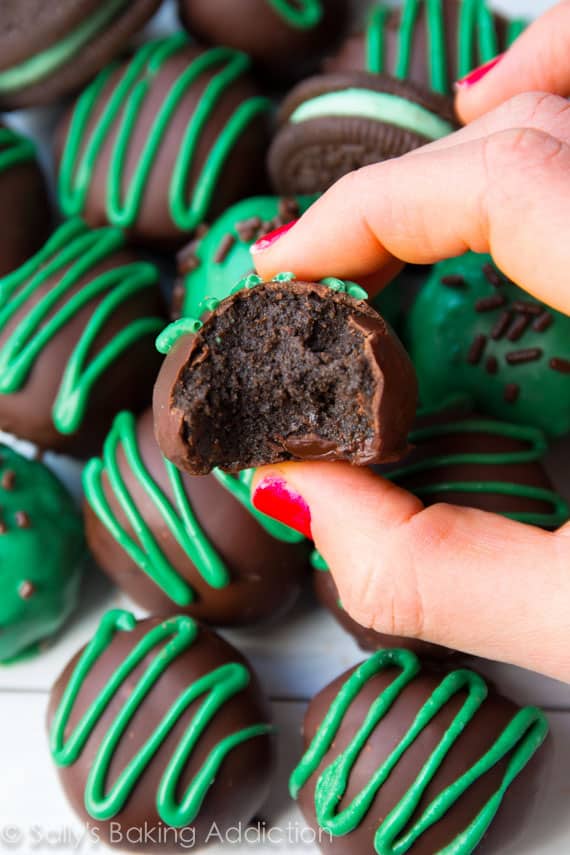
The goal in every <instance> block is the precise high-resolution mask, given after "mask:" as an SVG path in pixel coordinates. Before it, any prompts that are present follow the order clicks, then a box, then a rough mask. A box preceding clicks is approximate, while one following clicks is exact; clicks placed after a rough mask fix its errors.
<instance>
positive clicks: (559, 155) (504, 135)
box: [482, 128, 569, 202]
mask: <svg viewBox="0 0 570 855" xmlns="http://www.w3.org/2000/svg"><path fill="white" fill-rule="evenodd" d="M568 154H569V150H568V146H566V145H565V144H564V143H563V142H562V141H561V140H559V139H557V138H555V137H553V136H551V135H550V134H548V133H546V132H544V131H540V130H537V129H536V128H514V129H511V130H508V131H502V132H500V133H497V134H493V135H492V136H490V137H487V138H486V139H485V140H484V141H483V148H482V160H483V171H484V174H485V187H484V189H483V197H482V198H484V199H486V200H488V199H491V200H492V201H494V202H496V201H497V197H499V199H502V198H504V197H507V198H511V197H512V196H514V197H518V196H519V195H520V190H521V184H522V183H523V182H525V181H528V180H530V181H532V182H533V183H534V185H535V186H537V187H538V186H540V184H539V183H538V182H537V178H538V177H540V176H541V175H544V173H545V171H551V170H552V169H556V168H558V167H559V166H561V165H563V166H564V170H565V171H566V170H567V167H568V163H567V161H568ZM562 160H564V164H562Z"/></svg>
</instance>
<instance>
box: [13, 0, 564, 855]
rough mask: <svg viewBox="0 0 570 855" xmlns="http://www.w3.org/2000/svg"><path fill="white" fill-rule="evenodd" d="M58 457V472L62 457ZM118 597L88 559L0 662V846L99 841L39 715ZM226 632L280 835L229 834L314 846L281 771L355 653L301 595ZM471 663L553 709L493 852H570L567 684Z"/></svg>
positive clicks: (543, 4) (302, 849) (517, 695)
mask: <svg viewBox="0 0 570 855" xmlns="http://www.w3.org/2000/svg"><path fill="white" fill-rule="evenodd" d="M236 2H237V0H236ZM495 5H496V6H497V8H500V9H501V10H503V11H504V12H506V13H510V14H513V15H514V14H527V15H532V14H537V13H539V12H540V11H541V10H542V9H544V8H547V7H548V6H550V5H552V2H549V0H500V2H499V0H497V2H496V4H495ZM172 20H173V15H172V8H168V6H167V8H165V9H164V10H163V14H162V15H161V17H160V20H159V21H158V22H157V23H156V24H155V27H158V28H159V29H161V30H164V29H168V28H169V26H170V25H171V23H172ZM14 123H15V124H18V125H19V126H20V127H25V128H26V129H27V130H28V132H31V133H34V134H35V135H36V136H37V137H40V138H42V137H43V138H44V139H45V138H46V137H47V136H48V135H49V133H50V129H51V128H52V127H53V123H54V115H53V112H49V111H36V112H34V113H33V114H27V115H26V116H23V114H20V115H19V116H16V117H15V119H14ZM568 449H569V446H568V444H565V446H561V447H560V448H559V449H557V450H556V451H554V452H553V454H552V455H551V458H552V459H551V466H550V469H551V472H552V474H553V476H554V477H555V480H556V482H557V484H558V486H559V487H560V488H562V489H563V491H564V492H565V493H566V495H567V496H568V497H569V498H570V454H569V453H568ZM57 468H58V471H59V472H60V474H61V472H62V469H61V461H60V462H59V464H58V466H57ZM64 469H65V475H66V480H67V481H68V482H70V481H71V482H73V481H74V475H75V474H76V473H75V472H74V467H73V466H70V465H68V464H67V463H66V464H65V466H64ZM546 571H547V568H546ZM125 604H127V603H126V600H125V599H124V598H123V597H122V596H120V595H119V594H118V593H117V592H116V591H115V590H113V589H112V588H111V587H110V585H109V584H108V583H107V582H106V581H105V580H104V579H103V578H102V577H101V576H100V575H99V574H98V573H97V571H95V570H94V569H93V570H92V572H91V573H90V574H89V577H88V579H87V580H86V583H85V587H84V591H83V595H82V608H81V610H80V612H79V613H78V614H77V615H76V617H75V618H74V620H73V621H72V622H71V623H70V625H69V626H68V627H67V629H66V632H65V633H64V634H62V636H61V637H60V638H59V639H58V640H57V641H56V643H54V644H53V645H52V646H51V647H50V648H49V649H48V650H47V651H46V652H45V653H44V654H43V655H42V656H41V657H39V658H37V659H34V660H30V661H29V662H26V663H24V664H21V665H19V666H12V667H9V668H3V669H1V668H0V762H1V767H0V768H1V772H0V852H2V851H6V852H8V851H10V852H14V851H18V852H24V853H26V855H28V853H30V852H36V851H37V852H46V851H52V852H54V851H57V852H88V851H103V850H104V847H102V846H100V845H99V846H98V845H96V844H95V842H94V841H93V839H92V838H90V837H89V836H88V835H86V834H85V830H84V829H82V828H81V826H79V825H78V823H77V820H76V819H75V817H74V816H73V814H72V812H71V811H70V809H69V807H68V806H67V803H66V801H65V798H64V797H63V794H62V793H61V790H60V788H59V785H58V782H57V780H56V775H55V772H54V770H53V767H52V764H51V762H50V759H49V755H48V749H47V742H46V737H45V733H44V715H45V707H46V703H47V693H48V691H49V687H50V686H51V684H52V683H53V681H54V679H55V677H56V676H57V674H58V673H59V672H60V670H61V669H62V667H63V666H64V664H65V663H66V662H67V660H68V659H69V658H70V657H71V655H72V654H73V653H75V651H76V650H77V648H78V647H79V646H80V645H81V644H83V643H84V642H85V641H86V640H87V639H88V638H89V637H90V636H91V634H92V632H93V630H94V628H95V627H96V625H97V623H98V620H99V617H100V616H101V614H102V613H103V612H104V611H105V610H106V609H107V608H109V607H111V606H116V605H125ZM228 637H230V638H231V640H232V641H234V642H236V643H237V644H238V646H239V647H240V648H241V649H242V650H243V651H244V653H245V654H246V655H247V656H248V657H249V658H250V659H251V660H252V663H253V664H254V666H255V667H256V669H257V670H258V672H259V674H260V677H261V679H262V682H263V684H264V686H265V688H266V690H267V692H268V693H269V695H270V696H271V697H272V698H273V700H274V702H273V707H274V713H275V718H276V722H277V724H278V726H279V728H280V743H279V746H280V749H279V750H280V761H279V770H278V774H277V775H276V777H275V780H274V786H273V789H272V793H271V796H270V799H269V801H268V803H267V805H266V806H265V809H264V810H263V811H262V812H261V816H262V817H263V818H264V819H265V820H266V821H267V822H268V824H269V826H270V827H273V828H274V829H275V833H274V839H277V838H279V839H280V841H281V842H280V843H275V844H274V845H271V846H269V845H263V844H261V845H244V846H232V847H231V848H232V851H233V852H235V853H236V855H242V853H245V852H252V851H255V852H256V853H258V855H270V853H273V852H276V851H286V852H289V853H293V855H301V853H310V852H316V851H317V850H316V848H315V847H314V846H312V845H310V844H309V843H306V842H303V841H305V840H307V839H309V838H307V837H305V836H304V835H305V833H306V831H305V826H304V824H303V821H302V818H301V816H300V814H299V812H298V810H297V808H296V807H295V806H294V805H292V804H291V802H290V800H289V798H288V795H287V778H288V774H289V772H290V770H291V768H292V766H293V765H294V763H295V761H296V759H297V758H298V757H299V755H300V751H301V744H300V736H299V732H300V725H301V721H302V717H303V712H304V709H305V705H306V701H307V700H308V699H309V698H310V697H311V696H312V695H314V694H315V693H316V692H317V691H319V690H320V689H321V688H322V687H323V686H324V685H326V683H328V682H329V681H330V680H331V679H333V678H334V677H336V676H337V675H338V674H339V673H341V672H342V671H344V670H345V669H346V668H348V667H350V666H351V665H352V664H354V663H355V662H358V661H360V660H361V659H362V658H363V656H362V654H361V652H360V651H359V650H358V648H357V647H356V645H355V644H354V643H353V642H352V641H351V639H350V638H348V637H347V636H346V635H345V634H344V633H343V632H342V630H340V629H339V628H338V627H337V626H336V624H335V623H334V621H333V620H332V618H330V617H329V615H328V614H325V613H324V612H323V611H322V610H318V609H317V608H316V607H315V606H314V604H313V603H312V602H310V601H308V602H306V603H303V604H301V605H300V606H299V607H298V609H297V610H296V612H295V614H294V615H293V616H289V618H288V619H287V620H285V621H283V622H282V623H280V624H279V625H277V626H274V627H271V628H266V629H265V630H263V631H262V630H259V631H256V632H247V633H232V634H228ZM473 664H475V665H476V667H478V668H480V670H482V671H483V672H484V673H485V674H487V675H488V676H489V677H491V679H493V680H495V681H496V682H497V683H498V684H499V685H500V686H501V689H502V691H504V692H505V693H506V694H509V695H511V696H512V697H513V698H514V699H515V700H517V701H519V702H521V703H532V704H539V705H542V706H543V707H545V708H546V709H547V710H550V711H551V713H550V721H551V725H552V736H553V746H554V750H553V751H552V752H551V753H550V763H549V765H548V767H547V769H546V771H545V775H544V780H543V782H542V787H541V791H540V796H539V799H538V801H537V804H536V805H535V807H534V810H533V812H532V814H531V815H530V816H527V817H526V821H525V823H524V830H523V832H522V834H521V836H520V837H519V838H518V839H513V840H512V841H510V843H509V844H508V846H506V847H505V848H503V849H502V850H501V852H502V855H531V853H532V855H566V853H570V817H569V815H568V804H569V803H570V772H569V770H570V687H569V686H566V685H562V684H561V683H557V682H555V681H553V680H549V679H547V678H543V677H539V676H537V675H534V674H530V673H528V672H526V671H522V670H520V669H516V668H509V667H506V666H501V665H497V664H495V663H489V662H475V663H473ZM296 841H300V842H296ZM228 848H229V847H224V848H223V851H227V850H228ZM208 851H209V852H211V853H212V855H217V853H218V852H220V851H222V850H221V849H220V848H219V847H212V848H210V849H209V850H208Z"/></svg>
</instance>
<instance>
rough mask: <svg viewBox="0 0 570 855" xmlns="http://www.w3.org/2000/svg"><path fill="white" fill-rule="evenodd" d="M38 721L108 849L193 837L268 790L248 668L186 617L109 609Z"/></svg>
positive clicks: (191, 843) (220, 825)
mask: <svg viewBox="0 0 570 855" xmlns="http://www.w3.org/2000/svg"><path fill="white" fill-rule="evenodd" d="M48 727H49V732H50V746H51V753H52V758H53V761H54V763H55V765H56V767H57V770H58V773H59V777H60V780H61V783H62V785H63V789H64V790H65V793H66V796H67V798H68V799H69V802H70V803H71V805H72V807H73V808H74V810H75V811H76V812H77V814H78V815H79V816H80V817H81V819H82V820H83V821H85V822H86V823H89V824H90V825H91V826H93V825H95V826H97V828H98V829H99V832H100V834H101V838H102V839H103V840H104V841H105V842H106V843H108V844H110V845H112V846H115V847H117V848H118V849H131V850H134V851H137V852H140V851H143V850H147V849H150V850H151V851H153V852H172V851H182V850H183V849H189V848H192V849H195V848H198V847H199V846H201V845H202V844H203V843H205V842H206V840H207V838H208V835H209V834H210V835H211V834H212V829H213V827H214V824H215V825H216V827H217V829H218V831H219V833H220V834H221V835H222V836H223V835H225V833H226V832H227V830H228V829H229V828H231V827H233V826H235V825H237V824H239V823H243V824H247V823H248V822H249V821H250V820H251V819H252V817H253V816H254V815H255V813H256V812H257V811H258V810H259V808H260V807H261V805H262V803H263V801H264V799H265V798H266V796H267V791H268V787H269V782H270V777H271V773H272V768H273V750H272V738H271V731H272V727H271V724H270V715H269V711H268V706H267V703H266V701H265V700H264V698H263V696H262V694H261V691H260V688H259V686H258V683H257V679H256V677H255V675H254V674H253V672H252V671H251V668H250V667H249V665H248V663H247V662H246V661H245V659H244V658H243V657H242V656H241V655H240V654H239V653H238V652H237V650H235V649H234V648H233V647H231V646H230V645H229V644H227V643H226V642H225V641H223V640H222V639H221V638H219V637H218V636H217V635H215V634H214V633H212V632H209V631H208V630H206V629H204V628H203V627H202V626H200V625H199V624H197V623H196V622H195V621H194V620H193V619H192V618H190V617H188V616H173V617H169V618H150V619H149V620H145V621H141V622H139V623H137V621H136V620H135V619H134V617H133V615H132V614H130V613H129V612H125V611H118V610H117V611H112V612H108V613H107V615H105V617H104V618H103V619H102V621H101V624H100V626H99V629H98V631H97V633H96V634H95V636H94V637H93V639H92V640H91V642H90V643H89V644H88V645H87V646H86V647H85V648H84V649H83V650H82V651H80V652H79V653H78V654H77V656H75V657H74V659H72V661H71V662H70V663H69V664H68V666H67V667H66V669H65V670H64V672H63V673H62V675H61V676H60V677H59V679H58V681H57V682H56V684H55V686H54V688H53V690H52V693H51V698H50V704H49V711H48ZM145 829H154V830H155V834H154V839H152V838H148V837H145ZM211 839H212V838H211V836H210V840H211Z"/></svg>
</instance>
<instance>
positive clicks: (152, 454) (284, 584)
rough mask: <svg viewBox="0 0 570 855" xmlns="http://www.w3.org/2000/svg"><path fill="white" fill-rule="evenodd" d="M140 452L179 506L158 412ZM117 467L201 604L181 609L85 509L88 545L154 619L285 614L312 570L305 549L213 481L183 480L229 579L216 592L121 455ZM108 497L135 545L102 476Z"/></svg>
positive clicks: (143, 432)
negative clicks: (157, 431) (159, 438)
mask: <svg viewBox="0 0 570 855" xmlns="http://www.w3.org/2000/svg"><path fill="white" fill-rule="evenodd" d="M137 439H138V449H139V452H140V454H141V457H142V459H143V462H144V464H145V466H146V467H147V469H148V470H149V472H150V473H151V475H152V477H153V478H154V480H155V482H156V483H157V484H158V486H159V487H160V489H161V490H162V491H163V492H164V493H165V495H166V496H167V498H168V499H169V501H171V502H173V503H174V496H173V491H172V485H171V483H170V481H169V479H168V476H167V472H166V469H165V467H164V463H163V458H162V454H161V453H160V449H159V448H158V445H157V443H156V440H155V438H154V433H153V423H152V411H151V410H148V411H147V412H146V413H145V414H144V415H143V416H141V418H140V420H139V422H138V425H137ZM118 460H119V467H120V471H121V474H122V477H123V478H124V480H125V483H126V485H127V488H128V490H129V493H130V495H131V498H132V499H133V501H134V502H135V504H136V506H137V508H138V509H139V511H140V512H141V514H142V515H143V517H144V519H145V522H146V523H147V525H148V527H149V529H150V530H151V532H153V534H154V536H155V537H156V539H157V540H158V541H159V543H160V545H161V547H162V549H163V550H164V552H165V554H166V555H167V557H168V560H169V561H170V563H171V564H172V566H173V567H174V568H176V570H177V572H178V573H180V575H181V576H182V577H183V578H184V579H186V580H187V581H188V582H189V584H190V586H191V587H192V589H193V590H194V592H195V594H196V597H195V601H194V602H193V603H192V604H191V605H190V606H188V607H187V608H181V607H180V606H177V605H176V604H175V603H173V601H172V600H171V599H170V598H169V597H168V595H167V594H166V593H165V592H164V591H163V590H162V589H161V588H159V587H158V585H156V584H155V582H154V581H153V580H152V579H151V578H150V577H149V576H148V575H147V574H146V573H144V572H143V571H142V570H141V568H140V567H139V566H138V565H137V564H136V563H135V562H134V561H133V559H132V558H131V557H130V555H128V553H127V552H126V551H125V550H124V549H123V547H122V546H121V544H120V543H119V542H118V541H117V540H116V539H115V538H114V537H113V535H112V534H111V532H109V531H108V529H107V528H106V526H105V525H104V524H103V522H102V521H101V520H100V518H99V517H98V516H97V514H96V513H95V511H94V510H93V509H92V508H91V506H90V505H89V503H88V502H85V506H84V508H85V525H86V533H87V539H88V542H89V546H90V548H91V551H92V552H93V555H94V556H95V558H96V560H97V562H98V563H99V566H100V567H101V568H102V569H103V570H104V571H105V572H106V573H107V574H108V575H109V576H110V577H111V579H113V580H114V581H115V582H116V583H117V584H118V585H119V587H120V588H121V589H122V590H123V591H125V592H126V593H127V594H128V595H129V596H130V597H132V598H133V600H134V601H135V602H136V603H138V604H139V605H140V606H142V607H143V608H145V609H148V610H149V611H150V612H153V613H155V614H169V613H172V612H176V613H185V614H189V615H192V616H193V617H195V618H198V619H199V620H203V621H206V622H207V623H210V624H214V625H223V626H228V625H234V626H235V625H244V624H251V623H254V622H256V621H259V620H261V619H265V618H269V617H273V616H275V615H278V614H281V613H282V612H285V611H287V609H288V608H289V607H290V606H291V605H292V604H293V603H294V601H295V600H296V598H297V596H298V594H299V591H300V589H301V586H302V584H303V582H304V581H305V578H306V576H307V569H308V555H307V550H308V547H307V545H306V544H300V543H285V542H283V541H279V540H277V539H275V538H274V537H272V536H271V535H270V534H269V533H268V532H267V531H266V530H265V529H264V528H263V527H262V526H261V525H260V524H259V523H258V522H257V521H256V519H255V518H254V517H253V516H252V514H250V513H249V511H248V510H247V509H246V508H244V507H243V505H241V504H240V502H238V501H237V499H235V498H234V497H233V496H232V495H231V494H230V493H229V492H228V491H227V490H225V489H224V487H222V486H221V485H220V484H219V483H218V481H217V480H216V479H215V477H214V476H213V475H208V476H206V477H203V478H194V477H192V476H191V475H186V474H183V476H182V478H183V484H184V490H185V492H186V494H187V495H188V496H189V498H190V502H191V505H192V510H193V512H194V513H195V515H196V518H197V520H198V523H199V524H200V527H201V528H202V530H203V531H204V533H205V535H206V537H207V539H208V541H209V542H210V544H212V545H213V546H214V548H215V549H216V551H217V552H218V553H219V555H220V556H221V557H222V559H223V560H224V563H225V564H226V566H227V567H228V569H229V570H230V572H231V582H230V584H229V585H228V586H227V587H225V588H222V589H215V588H212V587H210V586H209V585H208V584H207V583H206V582H205V581H204V579H203V578H202V576H201V575H200V573H199V572H198V570H197V569H196V567H195V566H194V565H193V564H192V562H191V560H190V558H189V557H188V555H187V554H186V553H185V552H184V550H183V549H182V547H181V546H180V544H179V543H178V541H177V540H176V539H175V538H174V536H173V535H172V532H171V531H170V529H169V528H168V527H167V525H166V524H165V522H164V518H163V517H162V516H161V514H160V512H159V510H158V508H157V506H156V504H155V503H154V502H153V501H152V499H151V498H150V497H149V495H148V493H147V492H146V491H145V490H144V489H143V487H142V485H141V483H140V481H138V480H137V478H136V477H135V476H134V474H133V472H132V469H131V467H130V466H129V465H128V463H127V461H126V459H125V454H124V451H123V449H122V448H120V449H119V450H118ZM103 484H104V490H105V495H106V497H107V500H108V502H109V504H110V507H111V509H112V510H113V511H114V513H115V515H116V517H117V520H118V521H119V523H120V525H121V526H122V528H124V529H125V530H126V531H127V532H128V533H129V535H130V536H131V537H134V538H135V540H136V535H135V534H134V532H133V529H132V526H131V525H130V523H129V521H128V520H127V518H126V515H125V513H124V511H123V509H122V508H121V505H120V503H119V501H118V500H117V497H116V495H115V493H114V491H113V489H112V487H111V485H110V483H109V478H108V476H107V474H105V475H104V476H103Z"/></svg>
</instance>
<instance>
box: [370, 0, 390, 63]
mask: <svg viewBox="0 0 570 855" xmlns="http://www.w3.org/2000/svg"><path fill="white" fill-rule="evenodd" d="M390 12H391V10H390V9H389V8H388V7H387V6H382V5H378V6H374V7H373V8H372V9H371V11H370V16H369V18H368V26H367V28H366V33H365V41H366V71H369V72H370V73H371V74H382V72H383V71H384V63H385V57H384V54H385V50H386V39H385V31H386V23H387V21H388V17H389V15H390Z"/></svg>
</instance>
